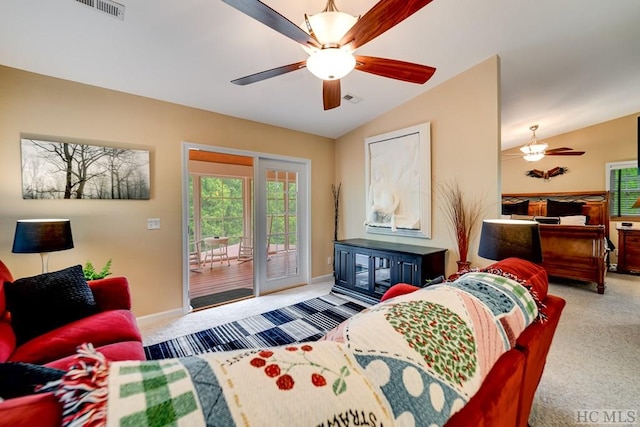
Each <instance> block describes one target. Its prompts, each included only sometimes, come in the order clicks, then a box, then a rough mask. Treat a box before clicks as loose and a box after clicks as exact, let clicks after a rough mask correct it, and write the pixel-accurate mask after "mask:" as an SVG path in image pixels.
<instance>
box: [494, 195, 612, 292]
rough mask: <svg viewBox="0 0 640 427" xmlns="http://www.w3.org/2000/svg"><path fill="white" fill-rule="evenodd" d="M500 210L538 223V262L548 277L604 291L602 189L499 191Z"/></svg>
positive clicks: (606, 211) (606, 221)
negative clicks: (552, 191) (585, 284)
mask: <svg viewBox="0 0 640 427" xmlns="http://www.w3.org/2000/svg"><path fill="white" fill-rule="evenodd" d="M502 212H503V215H509V216H510V217H512V218H514V219H516V218H518V219H525V218H527V219H535V220H538V221H539V222H541V224H540V237H541V241H542V258H543V262H542V264H541V265H542V266H543V267H544V268H545V269H546V270H547V273H548V274H549V276H553V277H560V278H566V279H575V280H581V281H586V282H595V283H596V284H597V292H598V293H599V294H603V293H604V290H605V275H606V272H607V264H608V250H609V247H610V246H609V244H608V237H609V194H608V193H607V192H606V191H588V192H572V193H569V192H561V193H512V194H503V195H502Z"/></svg>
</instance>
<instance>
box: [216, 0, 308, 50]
mask: <svg viewBox="0 0 640 427" xmlns="http://www.w3.org/2000/svg"><path fill="white" fill-rule="evenodd" d="M222 1H223V2H225V3H226V4H228V5H229V6H231V7H234V8H236V9H238V10H239V11H240V12H242V13H244V14H245V15H248V16H250V17H252V18H253V19H255V20H257V21H260V22H262V23H263V24H264V25H266V26H267V27H269V28H272V29H274V30H276V31H277V32H279V33H280V34H282V35H285V36H287V37H289V38H290V39H292V40H294V41H296V42H298V43H300V44H302V45H311V46H315V47H320V43H318V41H317V40H316V39H315V37H313V36H311V35H309V34H307V33H306V32H305V31H304V30H303V29H302V28H300V27H298V26H297V25H296V24H294V23H293V22H291V21H289V20H288V19H287V18H285V17H284V16H282V15H280V14H279V13H278V12H276V11H275V10H273V9H271V8H270V7H269V6H267V5H266V4H264V3H262V2H261V1H259V0H222Z"/></svg>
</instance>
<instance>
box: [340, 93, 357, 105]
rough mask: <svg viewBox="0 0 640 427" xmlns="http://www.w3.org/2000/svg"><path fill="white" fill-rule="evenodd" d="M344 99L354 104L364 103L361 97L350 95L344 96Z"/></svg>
mask: <svg viewBox="0 0 640 427" xmlns="http://www.w3.org/2000/svg"><path fill="white" fill-rule="evenodd" d="M342 99H344V100H345V101H349V102H350V103H352V104H357V103H359V102H360V101H362V98H360V97H359V96H355V95H352V94H350V93H348V94H346V95H345V96H343V97H342Z"/></svg>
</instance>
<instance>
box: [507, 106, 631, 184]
mask: <svg viewBox="0 0 640 427" xmlns="http://www.w3.org/2000/svg"><path fill="white" fill-rule="evenodd" d="M636 117H638V114H637V113H636V114H632V115H629V116H625V117H621V118H619V119H615V120H611V121H608V122H604V123H600V124H597V125H594V126H589V127H586V128H583V129H579V130H577V131H574V132H569V133H565V134H562V135H558V136H555V137H550V138H547V137H545V134H544V127H543V126H542V125H541V127H540V129H538V131H537V132H536V136H537V137H538V139H539V140H540V141H544V142H546V143H548V144H549V148H560V147H570V148H573V149H574V150H578V151H586V153H585V154H584V155H582V156H575V157H574V156H546V157H544V158H543V159H542V160H540V161H538V162H533V163H528V162H526V161H524V160H523V159H521V158H519V157H508V156H503V161H502V191H503V192H504V193H549V192H558V191H596V190H598V191H603V190H605V171H604V168H605V163H607V162H618V161H624V160H633V159H636V158H637V133H636V132H637V131H636V127H637V118H636ZM527 142H529V141H528V140H526V141H522V145H524V144H526V143H527ZM518 153H520V150H519V147H516V148H513V149H511V150H507V151H505V152H504V153H503V154H505V155H507V154H518ZM556 166H566V167H568V168H569V172H568V173H566V174H564V175H560V176H556V177H554V178H551V179H549V180H548V181H545V180H543V179H540V178H531V177H528V176H526V175H525V172H526V171H528V170H531V169H538V170H542V171H547V170H549V169H552V168H554V167H556Z"/></svg>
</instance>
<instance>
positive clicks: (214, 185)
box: [189, 175, 245, 245]
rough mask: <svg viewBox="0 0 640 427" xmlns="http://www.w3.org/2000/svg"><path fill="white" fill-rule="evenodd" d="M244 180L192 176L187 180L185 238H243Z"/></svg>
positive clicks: (236, 241) (232, 242) (231, 241)
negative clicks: (186, 227)
mask: <svg viewBox="0 0 640 427" xmlns="http://www.w3.org/2000/svg"><path fill="white" fill-rule="evenodd" d="M244 181H245V180H244V178H229V177H220V176H200V175H195V176H194V175H192V176H190V180H189V184H190V185H189V187H190V188H189V193H190V196H192V197H190V203H189V211H190V216H189V239H190V241H193V240H197V239H200V238H204V237H213V236H227V237H229V244H230V245H232V244H236V243H238V241H239V240H240V237H241V236H244V235H245V231H244V224H245V215H244V213H245V203H244V187H243V185H244Z"/></svg>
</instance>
